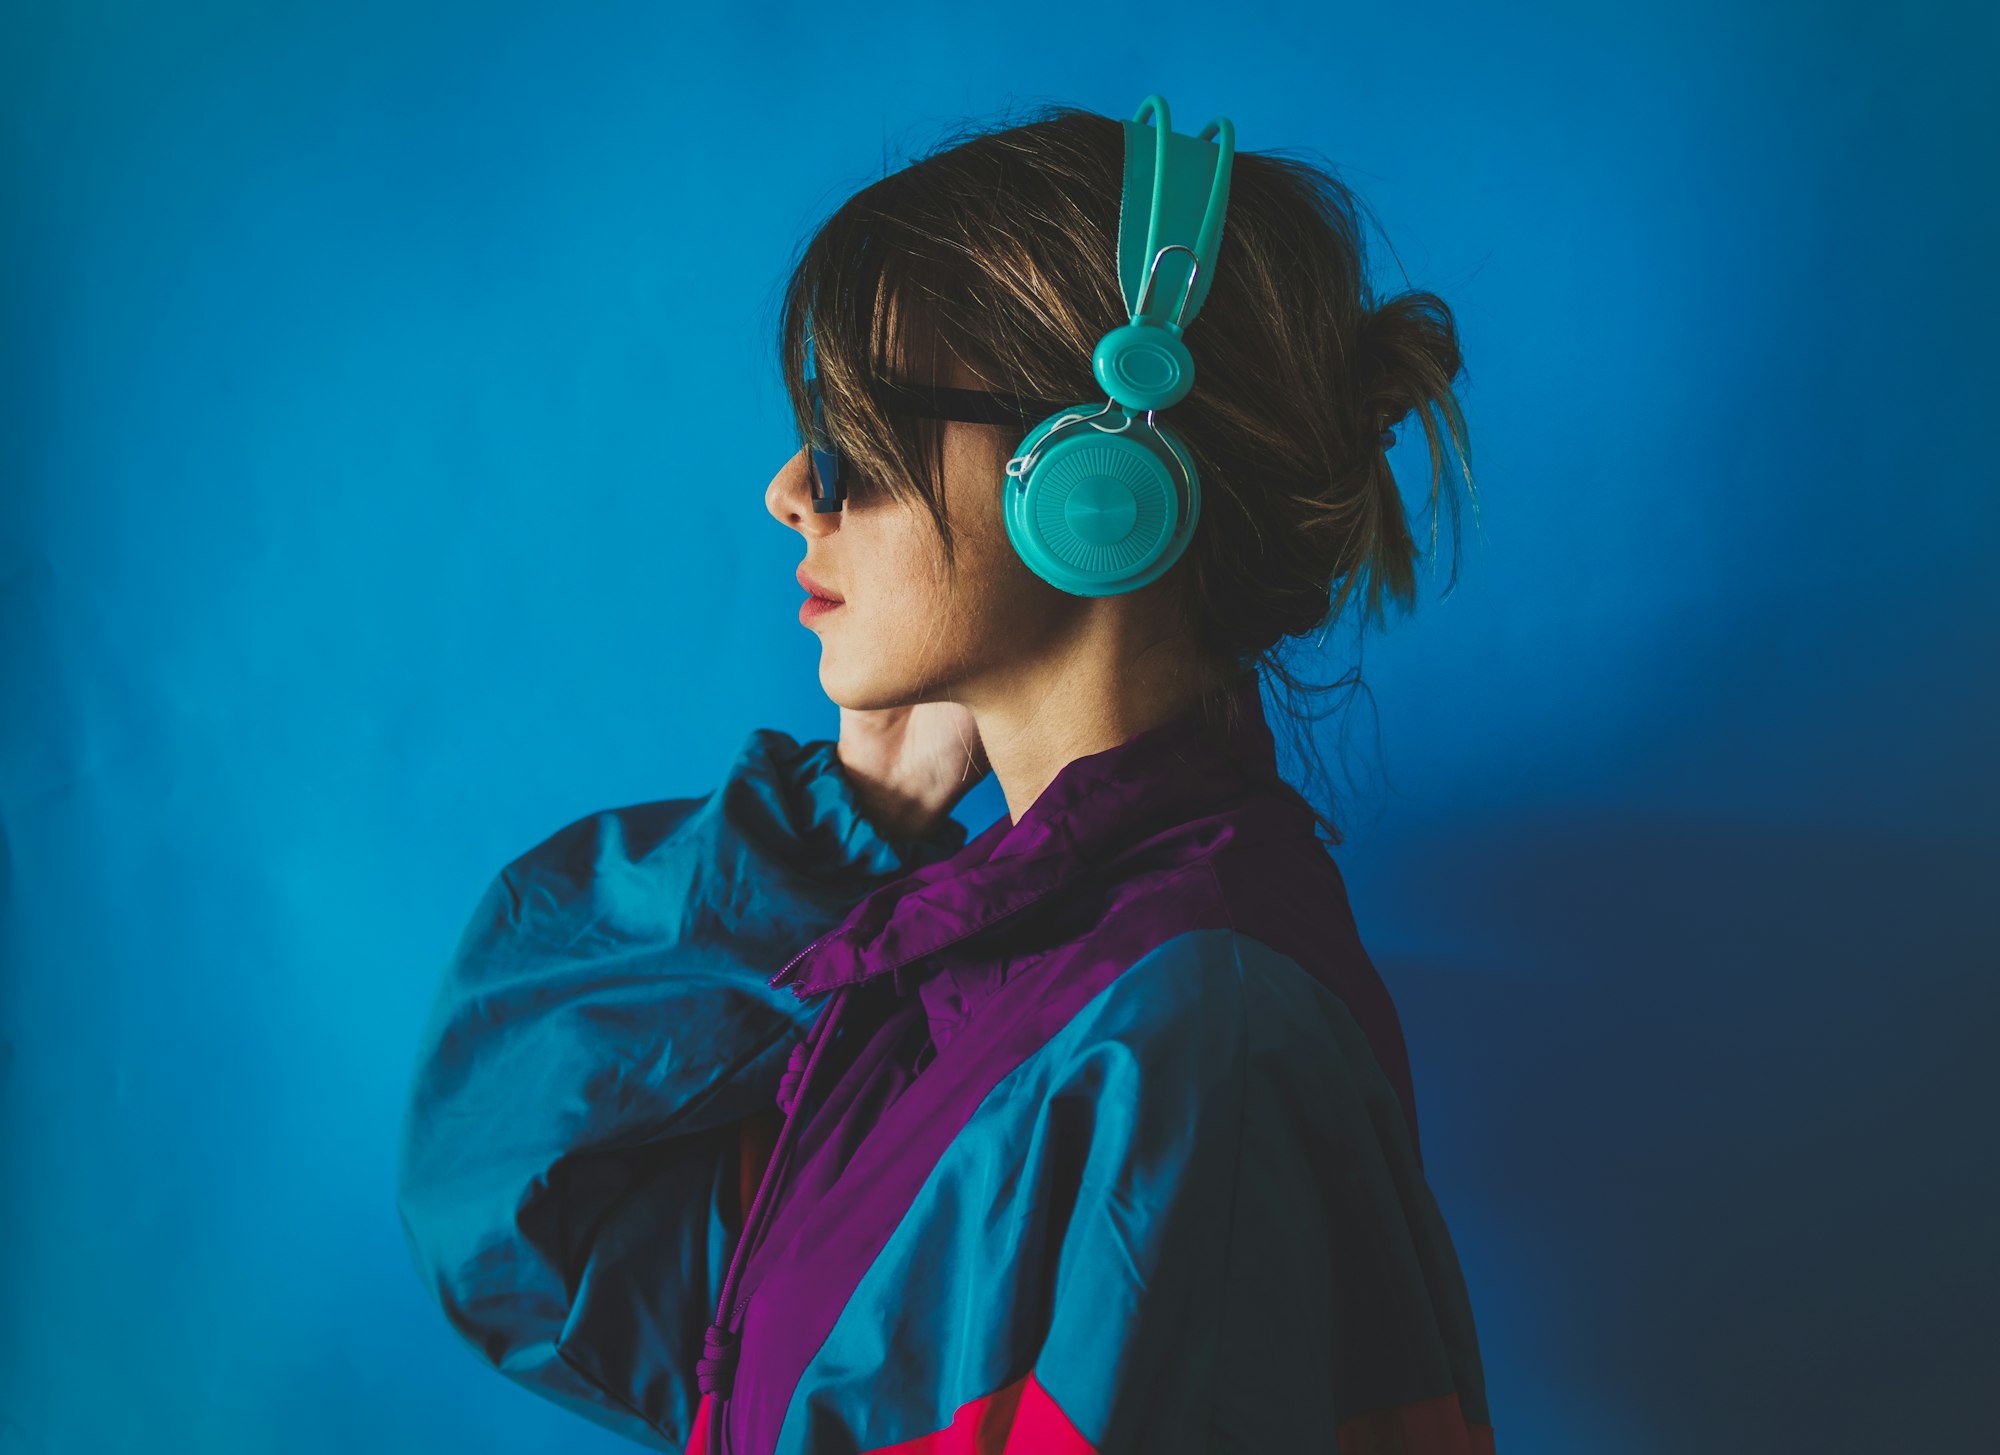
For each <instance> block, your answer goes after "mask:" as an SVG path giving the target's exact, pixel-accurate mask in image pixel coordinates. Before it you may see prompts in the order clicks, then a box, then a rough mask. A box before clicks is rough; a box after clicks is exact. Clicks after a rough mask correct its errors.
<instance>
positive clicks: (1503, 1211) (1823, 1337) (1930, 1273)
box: [1363, 818, 2000, 1455]
mask: <svg viewBox="0 0 2000 1455" xmlns="http://www.w3.org/2000/svg"><path fill="white" fill-rule="evenodd" d="M1405 842H1406V843H1407V841H1405ZM1393 852H1394V851H1393V850H1392V849H1391V847H1390V846H1389V845H1387V844H1384V845H1381V846H1380V849H1379V853H1380V858H1379V859H1378V861H1377V862H1376V863H1374V864H1371V865H1370V866H1369V868H1368V875H1369V878H1370V880H1374V879H1375V878H1376V876H1377V874H1379V875H1380V876H1381V882H1382V883H1383V884H1399V885H1401V884H1408V885H1423V886H1425V887H1426V889H1427V890H1428V891H1433V892H1431V893H1430V895H1429V898H1428V899H1427V900H1426V902H1425V903H1424V904H1423V905H1421V906H1409V905H1394V906H1391V905H1385V904H1379V903H1378V904H1377V905H1376V906H1375V909H1376V914H1375V918H1376V920H1377V922H1378V923H1381V924H1384V925H1388V924H1409V925H1415V926H1422V927H1423V930H1422V933H1424V934H1425V935H1426V936H1428V935H1429V934H1430V933H1431V931H1432V929H1433V927H1435V929H1436V931H1437V933H1439V934H1440V935H1441V936H1442V937H1443V941H1444V945H1443V948H1442V949H1437V948H1433V947H1432V946H1431V945H1429V944H1424V945H1412V946H1411V947H1410V953H1393V952H1384V953H1378V954H1376V956H1375V958H1376V961H1377V964H1378V966H1379V967H1380V969H1381V971H1382V973H1383V976H1384V978H1385V979H1386V980H1387V981H1388V983H1389V985H1390V988H1391V989H1392V991H1393V992H1394V993H1395V995H1396V998H1397V1002H1398V1005H1399V1007H1400V1008H1401V1011H1402V1014H1403V1024H1404V1029H1405V1032H1406V1034H1407V1036H1408V1038H1409V1042H1410V1049H1411V1056H1412V1060H1413V1063H1414V1066H1415V1074H1416V1081H1417V1089H1418V1098H1419V1104H1418V1114H1419V1118H1420V1123H1421V1125H1422V1127H1423V1131H1424V1152H1425V1161H1426V1163H1427V1164H1428V1165H1429V1166H1430V1168H1431V1169H1432V1177H1431V1180H1432V1185H1433V1187H1434V1188H1435V1189H1436V1191H1437V1194H1438V1197H1439V1201H1440V1203H1441V1204H1442V1205H1443V1206H1444V1209H1445V1213H1446V1216H1447V1218H1448V1219H1449V1220H1450V1221H1451V1225H1452V1228H1453V1231H1454V1237H1455V1238H1456V1239H1457V1241H1458V1243H1459V1251H1460V1256H1461V1259H1462V1261H1463V1262H1464V1263H1465V1265H1466V1269H1467V1278H1468V1282H1469V1283H1470V1285H1471V1291H1472V1295H1473V1306H1474V1310H1475V1313H1476V1315H1477V1317H1478V1319H1479V1326H1480V1335H1481V1344H1482V1348H1483V1352H1484V1354H1485V1357H1486V1360H1487V1379H1488V1385H1489V1392H1490V1394H1491V1397H1492V1406H1493V1414H1494V1422H1495V1426H1496V1429H1497V1430H1498V1431H1500V1432H1501V1438H1502V1440H1503V1442H1504V1443H1505V1445H1506V1446H1510V1447H1511V1448H1513V1449H1516V1450H1544V1451H1558V1450H1569V1449H1582V1448H1585V1446H1584V1445H1582V1444H1578V1443H1576V1441H1577V1439H1578V1437H1579V1435H1580V1434H1581V1433H1582V1432H1581V1431H1579V1430H1578V1429H1577V1423H1578V1420H1579V1419H1580V1418H1589V1419H1595V1420H1600V1421H1602V1422H1603V1423H1604V1424H1605V1426H1606V1428H1604V1429H1602V1430H1601V1431H1599V1432H1597V1433H1598V1435H1599V1437H1600V1438H1602V1439H1614V1440H1615V1441H1616V1445H1615V1448H1617V1449H1619V1450H1621V1451H1622V1452H1625V1455H1640V1452H1644V1451H1649V1450H1654V1449H1657V1450H1659V1451H1661V1452H1681V1451H1691V1450H1702V1451H1705V1452H1710V1455H1720V1452H1734V1451H1743V1452H1757V1455H1769V1452H1772V1451H1778V1450H1815V1451H1822V1452H1838V1451H1856V1452H1859V1451H1880V1450H1890V1449H1894V1450H1970V1449H1976V1448H1982V1447H1983V1445H1984V1443H1985V1441H1986V1440H1988V1439H1990V1428H1991V1413H1990V1411H1989V1410H1987V1409H1985V1408H1984V1407H1975V1405H1976V1404H1978V1403H1979V1402H1978V1401H1977V1399H1976V1396H1975V1392H1976V1391H1978V1390H1979V1389H1981V1388H1982V1387H1983V1384H1984V1382H1985V1379H1986V1377H1987V1374H1988V1373H1989V1371H1988V1370H1987V1368H1986V1362H1987V1359H1986V1356H1987V1354H1990V1349H1991V1341H1990V1335H1984V1336H1982V1334H1981V1330H1983V1329H1984V1328H1985V1327H1986V1321H1987V1319H1988V1318H1989V1317H1990V1310H1991V1309H1992V1308H1993V1307H1994V1306H1995V1304H1996V1302H2000V1276H1996V1271H1995V1270H1996V1266H2000V1259H1996V1257H1995V1255H1994V1252H1993V1242H1994V1239H1993V1233H1992V1208H1993V1207H1994V1205H1995V1201H1996V1195H2000V1177H1996V1174H1995V1160H1996V1159H1995V1158H1994V1156H1993V1154H1992V1152H1991V1151H1990V1148H1991V1146H1992V1145H1993V1138H1992V1134H1991V1129H1990V1126H1988V1125H1987V1121H1988V1118H1987V1117H1986V1115H1985V1114H1984V1113H1983V1112H1982V1111H1981V1110H1980V1109H1981V1108H1991V1107H1994V1106H2000V1085H1996V1080H2000V1078H1996V1076H1995V1072H1994V1069H1993V1068H1994V1065H1995V1062H1996V1058H1995V1057H1994V1056H1993V1055H1992V1054H1991V1049H1990V1048H1991V1047H1992V1046H1993V1045H1994V1044H1995V1042H1996V1039H2000V990H1996V984H1995V981H1996V977H1995V976H1994V975H1993V973H1992V971H1993V968H1994V965H1993V951H1994V944H1995V937H1994V936H1993V935H1992V934H1991V933H1990V931H1991V928H1992V925H1993V920H1994V914H1993V911H1992V909H1991V907H1990V906H1992V905H1993V904H1994V903H1995V898H1994V896H1993V894H1992V891H1991V887H1990V886H1991V883H1992V880H1993V879H1994V877H1995V871H1996V869H2000V853H1996V851H1995V847H1994V846H1993V845H1990V844H1988V845H1974V844H1969V843H1957V844H1954V843H1943V842H1913V841H1903V842H1894V841H1887V840H1884V839H1883V838H1881V837H1880V836H1879V835H1872V834H1864V833H1862V832H1860V831H1858V830H1857V832H1855V833H1854V834H1852V835H1851V836H1846V837H1836V836H1833V835H1829V834H1827V833H1824V832H1822V831H1819V830H1813V831H1810V832H1793V831H1787V830H1786V829H1784V828H1775V827H1772V826H1770V825H1759V824H1747V823H1728V822H1690V821H1678V822H1676V821H1661V820H1658V819H1650V820H1648V819H1639V818H1634V819H1631V820H1626V821H1619V820H1613V819H1579V820H1571V821H1550V820H1544V821H1539V822H1525V823H1524V822H1514V821H1510V822H1508V823H1506V824H1504V825H1493V826H1490V828H1488V829H1485V830H1482V828H1481V826H1479V825H1477V824H1470V825H1468V824H1463V823H1460V824H1455V825H1453V826H1452V829H1451V837H1450V838H1449V840H1440V841H1438V842H1436V843H1426V844H1425V845H1423V846H1422V851H1421V854H1420V855H1418V856H1417V857H1416V858H1415V859H1412V860H1409V861H1405V860H1403V859H1401V858H1399V857H1398V858H1391V857H1390V855H1391V854H1392V853H1393ZM1369 897H1370V898H1377V899H1379V898H1380V897H1381V896H1380V895H1376V894H1371V895H1370V896H1369ZM1978 906H1987V908H1983V909H1982V908H1978ZM1383 911H1387V913H1384V912H1383ZM1363 935H1364V938H1366V936H1367V920H1366V919H1364V921H1363ZM1383 938H1384V939H1385V941H1386V939H1387V938H1388V937H1387V936H1384V937H1383ZM1975 941H1976V942H1975ZM1460 947H1466V948H1464V949H1463V950H1461V949H1460ZM1475 947H1476V948H1475ZM1496 1028H1505V1033H1504V1035H1502V1036H1496V1034H1495V1032H1496ZM1586 1409H1587V1410H1588V1411H1589V1413H1588V1414H1587V1415H1586V1414H1585V1413H1584V1412H1583V1411H1584V1410H1586ZM1653 1442H1657V1443H1653ZM1595 1448H1614V1447H1611V1446H1601V1445H1600V1446H1595Z"/></svg>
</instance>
